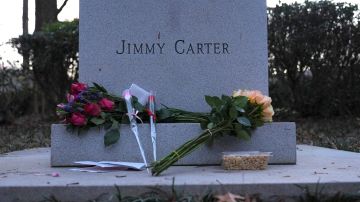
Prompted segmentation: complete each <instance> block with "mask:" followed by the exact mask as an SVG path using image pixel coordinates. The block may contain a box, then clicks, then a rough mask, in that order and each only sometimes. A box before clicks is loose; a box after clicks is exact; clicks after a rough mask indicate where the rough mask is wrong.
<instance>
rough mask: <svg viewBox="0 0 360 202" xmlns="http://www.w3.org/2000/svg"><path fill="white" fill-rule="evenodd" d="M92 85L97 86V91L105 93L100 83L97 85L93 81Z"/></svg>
mask: <svg viewBox="0 0 360 202" xmlns="http://www.w3.org/2000/svg"><path fill="white" fill-rule="evenodd" d="M93 85H94V86H95V88H97V89H98V90H99V91H101V92H104V93H107V90H106V89H105V88H104V87H103V86H101V85H99V84H97V83H95V82H94V83H93Z"/></svg>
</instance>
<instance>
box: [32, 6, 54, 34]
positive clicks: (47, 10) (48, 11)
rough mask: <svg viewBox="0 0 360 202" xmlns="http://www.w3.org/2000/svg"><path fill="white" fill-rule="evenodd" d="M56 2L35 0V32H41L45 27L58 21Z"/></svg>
mask: <svg viewBox="0 0 360 202" xmlns="http://www.w3.org/2000/svg"><path fill="white" fill-rule="evenodd" d="M57 15H58V9H57V2H56V0H35V31H34V32H38V31H41V29H42V28H43V26H44V25H46V24H48V23H52V22H56V21H57Z"/></svg>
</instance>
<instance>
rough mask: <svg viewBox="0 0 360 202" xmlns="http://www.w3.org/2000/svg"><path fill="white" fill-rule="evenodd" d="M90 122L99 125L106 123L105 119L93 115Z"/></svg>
mask: <svg viewBox="0 0 360 202" xmlns="http://www.w3.org/2000/svg"><path fill="white" fill-rule="evenodd" d="M90 122H91V123H93V124H95V125H97V126H98V125H101V124H103V123H105V119H102V118H98V117H93V118H91V119H90Z"/></svg>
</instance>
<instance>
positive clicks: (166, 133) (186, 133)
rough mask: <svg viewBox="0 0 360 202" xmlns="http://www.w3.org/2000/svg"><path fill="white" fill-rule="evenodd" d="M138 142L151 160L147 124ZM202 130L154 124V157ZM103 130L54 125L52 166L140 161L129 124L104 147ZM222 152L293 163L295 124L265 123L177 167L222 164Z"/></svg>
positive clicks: (219, 142)
mask: <svg viewBox="0 0 360 202" xmlns="http://www.w3.org/2000/svg"><path fill="white" fill-rule="evenodd" d="M138 126H139V133H140V139H141V142H142V144H143V147H144V150H145V153H146V154H147V159H148V161H149V162H151V161H152V153H153V152H152V143H151V139H150V127H149V125H148V124H139V125H138ZM201 131H202V130H201V128H200V125H199V124H196V123H162V124H157V143H158V144H157V152H158V153H157V155H158V158H159V159H160V158H162V157H164V156H166V155H167V154H169V153H170V152H171V151H173V150H175V149H176V148H177V147H179V146H180V145H181V144H183V143H185V142H186V141H188V140H190V139H192V138H195V137H197V136H198V135H199V134H200V132H201ZM104 133H105V131H104V130H101V129H91V130H89V131H88V132H87V133H86V134H82V135H77V134H76V133H75V134H74V133H69V132H68V131H67V130H66V125H62V124H53V125H52V129H51V146H52V147H51V165H52V166H71V165H74V163H73V162H75V161H80V160H92V161H102V160H109V161H130V162H142V158H141V155H140V152H139V149H138V146H137V142H136V139H135V137H134V135H133V134H132V132H131V131H130V128H129V125H122V126H121V131H120V134H121V136H120V140H119V142H118V143H116V144H114V145H112V146H110V147H107V148H106V147H105V146H104V144H103V138H104ZM224 151H266V152H272V153H273V156H272V157H271V158H270V163H271V164H295V163H296V129H295V123H291V122H279V123H270V124H265V125H264V126H263V127H260V128H258V129H256V130H255V131H254V132H253V135H252V138H251V140H250V141H244V140H239V139H237V138H235V137H230V136H224V137H220V138H219V139H216V140H215V142H214V144H213V145H204V146H202V147H201V148H199V149H198V150H196V151H195V152H193V153H192V154H190V155H188V156H187V157H185V158H184V159H182V160H180V161H179V162H178V164H177V165H216V164H220V163H221V153H222V152H224Z"/></svg>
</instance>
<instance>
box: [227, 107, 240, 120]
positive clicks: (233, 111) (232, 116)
mask: <svg viewBox="0 0 360 202" xmlns="http://www.w3.org/2000/svg"><path fill="white" fill-rule="evenodd" d="M229 116H230V119H231V120H235V119H236V118H237V116H238V111H237V110H236V108H235V107H230V109H229Z"/></svg>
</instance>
